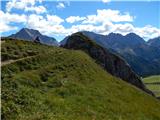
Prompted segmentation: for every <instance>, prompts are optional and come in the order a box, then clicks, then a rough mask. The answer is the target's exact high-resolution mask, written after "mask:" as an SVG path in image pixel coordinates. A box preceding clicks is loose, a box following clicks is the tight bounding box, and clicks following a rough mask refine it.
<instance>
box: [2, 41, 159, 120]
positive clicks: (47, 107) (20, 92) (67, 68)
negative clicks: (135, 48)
mask: <svg viewBox="0 0 160 120" xmlns="http://www.w3.org/2000/svg"><path fill="white" fill-rule="evenodd" d="M19 44H20V46H21V49H20V48H19ZM10 46H12V47H10ZM7 47H8V48H9V49H8V48H7ZM12 48H13V49H14V51H16V52H18V53H21V50H22V53H23V54H21V55H18V56H17V57H16V58H14V59H15V60H16V61H15V62H13V63H11V64H7V65H5V66H2V119H4V120H92V119H93V120H94V119H96V120H128V119H130V120H135V119H136V120H159V119H160V114H159V112H160V102H159V101H158V100H156V99H155V98H153V97H151V96H149V95H147V94H145V93H144V92H142V91H140V90H139V89H137V88H135V87H133V86H131V85H129V84H127V83H125V82H124V81H122V80H119V79H118V78H116V77H113V76H111V75H110V74H108V73H107V72H105V71H104V70H103V69H102V68H101V67H99V66H98V65H97V64H96V63H95V62H94V60H92V59H91V58H90V57H89V56H88V55H86V54H85V53H83V52H81V51H72V50H66V49H63V48H58V47H48V46H45V45H37V44H35V43H31V42H24V41H10V40H7V41H6V42H5V43H3V44H2V49H6V51H5V53H6V54H5V55H6V56H8V55H9V56H10V57H9V58H8V57H6V58H7V59H4V61H5V60H9V59H13V58H12V56H14V55H15V52H11V51H12ZM28 50H30V51H32V52H35V53H36V54H35V56H34V57H31V58H27V59H20V58H23V57H24V54H27V51H28ZM2 53H3V51H2ZM27 56H29V55H28V54H27ZM2 57H3V54H2ZM25 57H26V56H25Z"/></svg>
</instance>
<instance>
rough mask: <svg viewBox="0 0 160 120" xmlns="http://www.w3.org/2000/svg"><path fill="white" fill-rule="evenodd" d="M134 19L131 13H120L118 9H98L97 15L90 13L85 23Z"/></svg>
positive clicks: (130, 20)
mask: <svg viewBox="0 0 160 120" xmlns="http://www.w3.org/2000/svg"><path fill="white" fill-rule="evenodd" d="M133 19H134V17H133V16H131V15H130V14H129V13H123V14H122V13H120V11H118V10H111V9H102V10H97V14H96V15H88V16H87V19H86V20H85V21H83V23H89V24H97V23H105V22H106V21H107V22H108V21H111V22H132V21H133Z"/></svg>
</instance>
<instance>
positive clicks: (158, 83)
mask: <svg viewBox="0 0 160 120" xmlns="http://www.w3.org/2000/svg"><path fill="white" fill-rule="evenodd" d="M143 82H144V83H145V84H146V86H147V88H148V89H150V90H151V91H153V92H154V94H155V95H156V96H157V97H160V75H154V76H150V77H146V78H144V79H143Z"/></svg>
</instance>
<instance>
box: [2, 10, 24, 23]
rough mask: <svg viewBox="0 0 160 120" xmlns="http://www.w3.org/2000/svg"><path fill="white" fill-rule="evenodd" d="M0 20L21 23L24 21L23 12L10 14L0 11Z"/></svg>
mask: <svg viewBox="0 0 160 120" xmlns="http://www.w3.org/2000/svg"><path fill="white" fill-rule="evenodd" d="M0 16H1V18H0V20H1V22H5V23H10V22H15V23H23V22H26V16H25V15H24V14H22V15H18V14H10V13H8V12H7V13H4V12H3V11H0Z"/></svg>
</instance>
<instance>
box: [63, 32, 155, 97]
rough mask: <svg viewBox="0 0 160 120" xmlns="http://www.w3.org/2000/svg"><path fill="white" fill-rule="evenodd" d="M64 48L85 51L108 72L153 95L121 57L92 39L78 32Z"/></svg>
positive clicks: (69, 38)
mask: <svg viewBox="0 0 160 120" xmlns="http://www.w3.org/2000/svg"><path fill="white" fill-rule="evenodd" d="M63 47H64V48H68V49H75V50H83V51H85V52H86V53H87V54H89V55H90V56H91V57H92V58H93V59H95V60H96V62H97V63H98V64H100V65H101V66H102V67H103V68H104V69H105V70H106V71H107V72H109V73H111V74H112V75H114V76H116V77H119V78H121V79H122V80H124V81H126V82H128V83H130V84H132V85H134V86H136V87H138V88H140V89H142V90H143V91H145V92H147V93H149V94H152V93H151V92H150V91H149V90H148V89H146V88H145V86H144V84H143V83H142V81H141V79H140V77H139V76H137V75H136V74H135V73H134V72H133V71H132V69H131V68H130V66H129V65H128V64H127V63H126V62H125V61H124V60H123V59H122V58H120V57H119V56H117V55H115V54H113V53H111V52H110V51H109V50H107V49H104V48H103V47H101V46H100V45H98V44H96V43H95V42H93V40H91V39H90V38H88V37H86V36H85V35H83V33H81V32H78V33H75V34H73V35H71V36H70V37H68V39H67V42H66V44H65V45H63Z"/></svg>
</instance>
